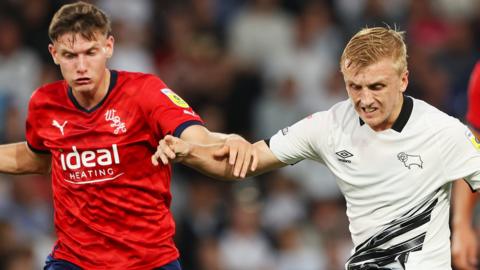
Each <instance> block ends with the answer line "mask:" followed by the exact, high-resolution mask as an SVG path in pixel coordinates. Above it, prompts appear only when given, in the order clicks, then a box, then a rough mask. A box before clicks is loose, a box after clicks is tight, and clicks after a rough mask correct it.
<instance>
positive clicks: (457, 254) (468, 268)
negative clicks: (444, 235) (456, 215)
mask: <svg viewBox="0 0 480 270" xmlns="http://www.w3.org/2000/svg"><path fill="white" fill-rule="evenodd" d="M477 249H478V243H477V235H476V234H475V230H474V229H473V227H472V226H471V225H465V226H459V227H455V228H453V229H452V263H453V265H454V266H455V270H476V269H477V264H478V262H477Z"/></svg>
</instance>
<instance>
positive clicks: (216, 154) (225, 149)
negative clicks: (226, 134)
mask: <svg viewBox="0 0 480 270" xmlns="http://www.w3.org/2000/svg"><path fill="white" fill-rule="evenodd" d="M229 152H230V147H228V146H227V145H224V146H223V147H222V148H220V149H218V150H216V151H215V152H214V153H213V156H214V157H216V158H222V157H225V156H227V155H228V153H229Z"/></svg>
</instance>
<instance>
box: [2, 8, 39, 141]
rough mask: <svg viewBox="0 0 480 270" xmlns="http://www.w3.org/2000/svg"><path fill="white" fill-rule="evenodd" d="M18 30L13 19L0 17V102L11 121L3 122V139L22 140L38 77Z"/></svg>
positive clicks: (33, 58) (35, 61)
mask: <svg viewBox="0 0 480 270" xmlns="http://www.w3.org/2000/svg"><path fill="white" fill-rule="evenodd" d="M21 30H22V29H21V28H20V24H19V22H18V20H17V19H15V18H13V17H10V16H0V33H2V34H1V35H0V100H2V103H3V106H2V109H3V110H4V113H3V115H4V116H5V115H6V116H9V117H11V118H12V119H14V120H15V121H12V122H10V123H11V124H10V125H8V126H5V123H8V120H7V119H3V121H2V124H3V125H4V126H3V129H2V130H3V134H2V137H3V139H4V140H19V139H20V138H23V133H24V127H23V126H24V124H23V123H24V121H25V117H26V111H27V107H28V100H29V98H30V95H31V93H32V92H33V90H34V89H35V87H36V86H37V85H38V83H39V79H40V74H41V65H40V61H39V59H38V56H37V55H36V54H35V53H34V52H33V51H31V50H30V49H28V48H26V47H25V46H24V45H23V43H22V32H21ZM17 113H18V115H17ZM7 134H8V136H7Z"/></svg>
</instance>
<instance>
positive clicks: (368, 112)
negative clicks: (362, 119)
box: [361, 107, 377, 115]
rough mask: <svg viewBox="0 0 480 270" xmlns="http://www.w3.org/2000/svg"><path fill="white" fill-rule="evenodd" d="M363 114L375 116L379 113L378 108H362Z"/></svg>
mask: <svg viewBox="0 0 480 270" xmlns="http://www.w3.org/2000/svg"><path fill="white" fill-rule="evenodd" d="M361 109H362V112H363V113H364V114H366V115H370V114H373V113H374V112H376V111H377V108H372V107H362V108H361Z"/></svg>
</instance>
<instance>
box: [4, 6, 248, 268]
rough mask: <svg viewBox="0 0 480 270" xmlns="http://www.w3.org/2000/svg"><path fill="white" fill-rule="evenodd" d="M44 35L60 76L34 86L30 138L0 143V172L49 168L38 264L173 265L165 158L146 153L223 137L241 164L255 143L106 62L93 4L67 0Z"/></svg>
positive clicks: (103, 26)
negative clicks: (48, 244) (217, 127)
mask: <svg viewBox="0 0 480 270" xmlns="http://www.w3.org/2000/svg"><path fill="white" fill-rule="evenodd" d="M49 36H50V39H51V44H50V45H49V47H48V49H49V51H50V54H51V56H52V58H53V61H54V62H55V64H57V65H58V66H59V67H60V70H61V72H62V76H63V78H64V80H62V81H58V82H54V83H51V84H47V85H44V86H42V87H40V88H38V89H37V90H36V91H35V92H34V93H33V94H32V97H31V100H30V104H29V108H28V119H27V131H26V132H27V134H26V135H27V136H26V137H27V141H26V142H21V143H15V144H8V145H2V146H0V172H2V173H11V174H26V173H48V172H50V171H51V174H52V186H53V205H54V208H55V213H54V219H55V230H56V234H57V237H58V239H57V242H56V244H55V247H54V248H53V251H52V253H51V255H50V256H49V257H48V259H47V262H46V265H45V268H44V269H45V270H55V269H62V270H65V269H67V270H77V269H121V270H126V269H130V270H145V269H159V270H180V269H181V267H180V263H179V260H178V258H179V252H178V250H177V248H176V247H175V244H174V242H173V235H174V233H175V223H174V220H173V216H172V213H171V212H170V203H171V200H172V195H171V193H170V182H171V173H172V172H171V168H170V166H165V165H162V166H159V167H154V166H152V164H151V163H150V157H151V155H152V154H153V153H154V152H155V150H156V147H157V144H158V141H159V140H160V139H162V138H163V137H164V136H165V135H167V134H171V135H174V136H178V137H179V138H181V139H182V140H185V141H195V142H196V143H200V144H212V143H221V144H226V145H229V149H231V150H232V152H231V153H230V154H231V155H232V157H234V158H232V162H235V158H237V157H238V158H239V159H245V160H244V161H242V162H241V163H245V164H248V163H250V159H251V158H252V157H254V156H255V151H254V149H253V148H252V145H251V144H250V143H248V142H247V141H245V140H244V139H243V138H241V137H239V136H237V135H228V136H227V135H224V134H218V133H212V132H210V131H208V129H206V128H205V127H204V126H203V122H202V120H201V118H200V117H199V116H198V115H197V114H196V113H195V112H194V111H193V109H192V108H191V107H190V106H189V105H188V104H187V103H186V102H185V101H184V100H182V99H181V98H180V97H179V96H177V95H176V94H175V93H174V92H173V91H172V90H170V89H169V88H168V87H167V86H166V85H165V84H164V83H163V82H162V81H161V80H160V79H159V78H158V77H156V76H154V75H151V74H143V73H134V72H127V71H115V70H109V69H107V66H106V64H107V60H108V59H109V58H110V57H111V56H112V54H113V51H114V38H113V36H112V35H111V29H110V20H109V19H108V17H107V15H106V14H105V13H104V12H103V11H101V10H99V9H98V8H97V7H95V6H93V5H91V4H87V3H84V2H77V3H74V4H68V5H64V6H63V7H62V8H61V9H60V10H58V11H57V12H56V13H55V15H54V17H53V19H52V21H51V24H50V28H49ZM252 150H253V151H252ZM241 163H239V164H241ZM240 169H241V168H240V167H234V169H233V170H235V171H237V172H239V171H240Z"/></svg>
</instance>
